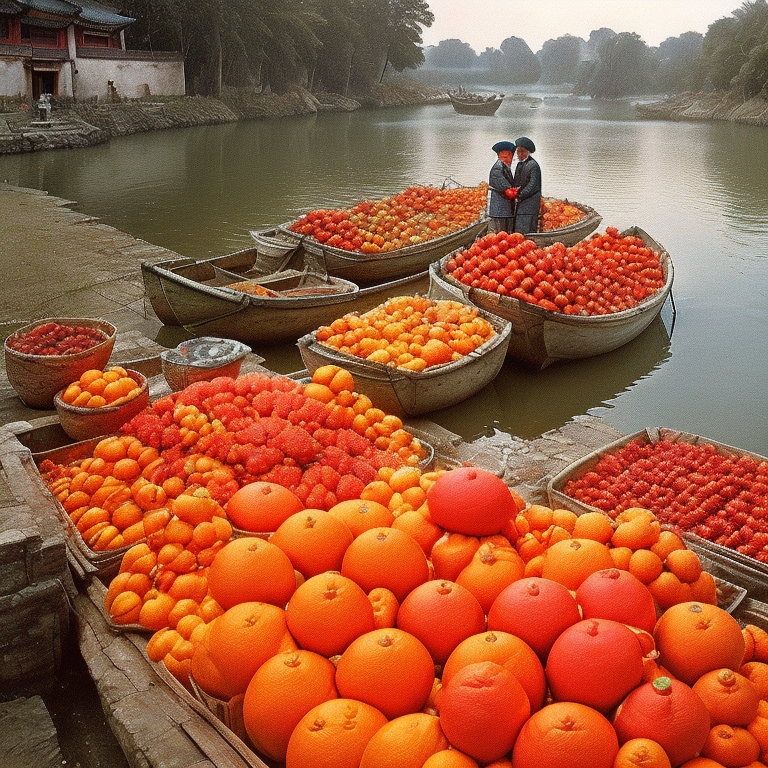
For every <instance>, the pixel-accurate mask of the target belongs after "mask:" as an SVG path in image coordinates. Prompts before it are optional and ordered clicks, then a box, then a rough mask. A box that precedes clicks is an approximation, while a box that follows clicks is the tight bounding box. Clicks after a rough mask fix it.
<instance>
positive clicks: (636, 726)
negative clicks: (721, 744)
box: [613, 677, 709, 766]
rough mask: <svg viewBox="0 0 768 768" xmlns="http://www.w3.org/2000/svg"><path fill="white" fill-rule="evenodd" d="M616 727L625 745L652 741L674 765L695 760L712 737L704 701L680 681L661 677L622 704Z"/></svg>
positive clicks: (617, 715) (638, 690)
mask: <svg viewBox="0 0 768 768" xmlns="http://www.w3.org/2000/svg"><path fill="white" fill-rule="evenodd" d="M613 727H614V728H615V729H616V733H617V734H618V736H619V740H620V741H621V742H622V743H624V742H625V741H629V739H638V738H640V739H652V740H653V741H656V742H658V743H659V744H661V746H662V747H663V748H664V750H665V751H666V753H667V755H668V756H669V760H670V762H671V763H672V765H674V766H678V765H680V764H681V763H684V762H685V761H686V760H690V759H691V758H692V757H695V756H696V755H697V754H699V752H700V751H701V748H702V747H703V746H704V742H705V741H706V739H707V735H708V734H709V712H708V711H707V708H706V707H705V706H704V702H703V701H702V700H701V699H700V698H699V696H698V695H697V694H696V693H694V692H693V690H692V689H691V688H690V687H689V686H687V685H686V684H685V683H683V682H681V681H680V680H674V679H672V678H669V677H658V678H656V679H655V680H654V681H653V682H650V683H642V684H641V685H639V686H638V687H637V688H635V689H634V690H633V691H632V692H631V693H630V694H629V695H628V696H627V697H626V698H625V699H624V701H623V702H622V703H621V704H620V705H619V707H618V708H617V710H616V714H615V715H614V718H613Z"/></svg>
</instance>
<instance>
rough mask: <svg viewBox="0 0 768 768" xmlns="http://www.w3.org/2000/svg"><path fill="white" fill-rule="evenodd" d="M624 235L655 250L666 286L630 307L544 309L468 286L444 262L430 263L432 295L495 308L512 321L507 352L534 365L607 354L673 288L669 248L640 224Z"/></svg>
mask: <svg viewBox="0 0 768 768" xmlns="http://www.w3.org/2000/svg"><path fill="white" fill-rule="evenodd" d="M621 234H622V236H623V237H624V236H627V235H635V236H637V237H640V238H641V239H642V240H643V242H644V243H645V244H646V245H647V246H649V247H650V248H653V249H654V250H656V251H658V252H659V253H660V255H661V268H662V271H663V274H664V285H663V286H662V287H661V288H660V289H659V290H658V291H657V292H656V293H655V294H653V295H652V296H650V297H648V298H647V299H645V300H644V301H643V302H642V303H640V304H638V305H637V306H636V307H633V308H632V309H626V310H624V311H622V312H615V313H613V314H610V315H594V316H583V315H565V314H562V313H560V312H553V311H550V310H547V309H543V308H542V307H539V306H537V305H534V304H529V303H528V302H525V301H521V300H520V299H516V298H513V297H511V296H501V295H499V294H497V293H492V292H490V291H485V290H482V289H480V288H470V287H469V286H467V285H464V284H463V283H461V282H459V281H458V280H456V279H454V278H453V277H451V276H450V275H448V274H447V273H446V272H445V269H444V267H445V262H446V261H447V260H448V258H449V257H450V254H449V255H448V256H446V257H444V258H443V259H441V260H440V262H438V263H435V264H432V265H431V266H430V275H429V276H430V288H429V296H430V297H431V298H453V299H459V301H466V302H469V303H470V304H474V305H475V306H477V307H481V308H482V309H485V310H486V311H488V312H493V313H494V314H497V315H499V316H500V317H503V318H505V319H506V320H509V321H510V322H511V323H512V333H511V335H510V339H509V347H508V350H507V354H508V355H509V356H510V357H511V358H513V359H515V360H517V361H519V362H521V363H523V364H524V365H527V366H529V367H532V368H536V369H539V370H541V369H544V368H546V367H547V366H549V365H552V363H556V362H558V361H559V360H577V359H581V358H584V357H592V356H593V355H601V354H603V353H605V352H610V351H612V350H614V349H617V348H618V347H620V346H622V345H623V344H626V343H627V342H628V341H631V340H632V339H634V338H635V337H636V336H638V335H639V334H640V333H642V331H644V330H645V329H646V328H647V327H648V325H649V324H650V323H651V322H652V321H653V319H654V318H655V317H656V316H657V315H658V314H659V312H661V308H662V306H663V305H664V302H665V301H666V300H667V297H668V296H669V295H670V292H671V290H672V280H673V276H674V270H673V267H672V259H671V258H670V256H669V254H668V253H667V251H666V250H665V249H664V248H663V247H662V246H661V245H659V243H657V242H656V241H655V240H653V239H652V238H651V237H650V236H649V235H648V234H647V233H646V232H644V231H643V230H642V229H640V228H639V227H631V228H630V229H627V230H625V231H624V232H622V233H621Z"/></svg>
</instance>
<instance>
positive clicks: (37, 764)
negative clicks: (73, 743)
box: [0, 696, 65, 768]
mask: <svg viewBox="0 0 768 768" xmlns="http://www.w3.org/2000/svg"><path fill="white" fill-rule="evenodd" d="M0 759H1V760H2V765H3V768H60V766H62V765H64V762H65V761H64V758H63V756H62V754H61V749H60V748H59V742H58V739H57V738H56V728H55V726H54V725H53V721H52V720H51V717H50V715H49V714H48V710H47V709H46V708H45V704H44V703H43V700H42V699H41V698H40V697H39V696H32V697H30V698H28V699H15V700H14V701H9V702H5V703H3V704H0Z"/></svg>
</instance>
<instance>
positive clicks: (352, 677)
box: [336, 628, 435, 719]
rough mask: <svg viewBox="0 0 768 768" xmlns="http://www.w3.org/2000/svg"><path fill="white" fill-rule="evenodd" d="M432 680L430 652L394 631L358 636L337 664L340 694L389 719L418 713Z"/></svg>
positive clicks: (420, 643)
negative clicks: (364, 703)
mask: <svg viewBox="0 0 768 768" xmlns="http://www.w3.org/2000/svg"><path fill="white" fill-rule="evenodd" d="M434 680H435V665H434V662H433V661H432V657H431V656H430V655H429V651H428V650H427V649H426V647H425V646H424V644H423V643H422V642H421V641H420V640H419V639H418V638H416V637H414V636H413V635H411V634H410V633H408V632H405V631H404V630H402V629H397V628H386V629H376V630H374V631H373V632H367V633H366V634H364V635H361V636H360V637H358V638H357V639H355V640H353V641H352V642H351V643H350V644H349V646H348V647H347V649H346V650H345V651H344V653H342V654H341V657H340V658H339V660H338V662H337V664H336V687H337V688H338V689H339V694H340V695H341V696H344V697H346V698H350V699H359V700H360V701H364V702H366V703H367V704H370V705H371V706H374V707H376V709H378V710H380V711H381V712H383V713H384V714H385V715H386V716H387V717H388V718H389V719H392V718H393V717H400V716H401V715H405V714H408V713H410V712H417V711H419V710H420V709H421V708H422V707H423V706H424V703H425V702H426V700H427V698H428V697H429V694H430V693H431V691H432V685H433V683H434Z"/></svg>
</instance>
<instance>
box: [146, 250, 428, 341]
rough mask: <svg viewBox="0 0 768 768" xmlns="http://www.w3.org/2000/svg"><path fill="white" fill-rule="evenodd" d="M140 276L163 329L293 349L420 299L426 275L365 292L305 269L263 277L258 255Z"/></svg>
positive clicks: (150, 265) (159, 266)
mask: <svg viewBox="0 0 768 768" xmlns="http://www.w3.org/2000/svg"><path fill="white" fill-rule="evenodd" d="M254 265H256V268H254ZM141 274H142V278H143V280H144V288H145V291H146V295H147V298H148V299H149V301H150V303H151V305H152V309H153V310H154V311H155V314H156V315H157V317H158V318H159V319H160V321H161V322H163V323H164V324H165V325H180V326H183V327H184V328H186V329H188V330H189V331H191V332H192V333H194V334H195V335H196V336H217V337H221V338H228V339H235V340H237V341H242V342H243V343H245V344H248V345H259V344H261V345H265V344H277V343H282V342H295V341H296V339H298V338H299V337H300V336H302V335H303V334H305V333H308V332H309V331H311V330H314V329H315V328H318V327H319V326H321V325H327V324H328V323H331V322H333V320H335V319H336V318H338V317H341V316H342V315H344V314H346V313H347V312H352V311H360V312H364V311H366V310H368V309H372V308H373V307H375V306H377V305H378V304H380V303H381V302H382V301H384V300H385V299H387V298H389V297H390V296H397V295H399V294H411V293H416V292H419V291H421V292H425V291H426V289H427V287H428V285H429V276H428V272H427V270H424V271H422V272H420V273H417V274H413V275H409V276H407V277H404V278H400V279H397V280H390V281H386V282H381V283H378V284H375V285H371V286H368V287H365V288H360V287H359V286H358V285H356V284H355V283H352V282H350V281H349V280H344V279H342V278H337V277H329V276H327V275H324V274H322V273H318V272H315V271H312V270H311V269H309V267H305V269H303V270H297V269H286V270H282V271H280V272H276V273H273V274H270V275H263V274H262V273H261V271H260V270H259V268H258V256H257V251H256V248H247V249H244V250H242V251H237V252H236V253H232V254H228V255H226V256H216V257H214V258H211V259H203V260H201V261H195V260H194V259H187V258H179V259H169V260H165V261H160V262H150V261H143V262H142V263H141ZM233 286H234V287H233Z"/></svg>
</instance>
